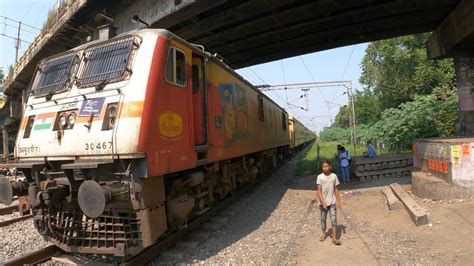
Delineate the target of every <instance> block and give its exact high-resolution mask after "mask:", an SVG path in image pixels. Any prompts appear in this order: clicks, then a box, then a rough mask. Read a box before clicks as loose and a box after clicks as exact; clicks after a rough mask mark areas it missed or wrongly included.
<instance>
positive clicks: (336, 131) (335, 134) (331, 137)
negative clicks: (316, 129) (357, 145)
mask: <svg viewBox="0 0 474 266" xmlns="http://www.w3.org/2000/svg"><path fill="white" fill-rule="evenodd" d="M319 137H320V138H321V141H339V142H342V143H344V142H346V143H348V142H350V140H351V132H350V130H349V129H347V128H340V127H326V128H324V129H323V131H321V133H320V134H319Z"/></svg>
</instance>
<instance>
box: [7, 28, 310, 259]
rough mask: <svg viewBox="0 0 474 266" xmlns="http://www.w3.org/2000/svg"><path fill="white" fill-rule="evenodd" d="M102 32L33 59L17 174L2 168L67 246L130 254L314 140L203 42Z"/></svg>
mask: <svg viewBox="0 0 474 266" xmlns="http://www.w3.org/2000/svg"><path fill="white" fill-rule="evenodd" d="M103 28H104V29H103V30H104V31H105V30H107V28H106V27H103ZM101 30H102V29H101ZM103 36H106V37H103ZM107 36H110V33H109V32H107V31H105V33H101V31H99V37H100V38H99V39H98V40H94V41H90V42H88V43H85V44H82V45H80V46H78V47H76V48H73V49H71V50H69V51H66V52H64V53H61V54H57V55H54V56H51V57H48V58H46V59H43V60H42V61H40V62H39V63H38V65H37V68H36V71H35V74H34V77H33V78H32V80H31V83H30V86H29V94H28V100H27V102H26V106H25V109H24V112H23V117H22V120H21V123H20V127H19V131H18V135H17V138H16V143H15V161H14V162H12V163H10V166H11V167H16V168H17V169H18V170H20V171H21V172H22V173H23V174H24V176H25V179H24V180H22V181H11V180H9V179H7V178H5V177H1V178H0V201H1V202H2V203H4V204H9V203H11V201H12V199H13V197H24V198H26V202H27V204H28V205H29V206H30V207H31V209H32V211H33V213H34V218H33V222H34V225H35V228H36V229H37V231H38V232H39V234H41V235H42V236H43V237H44V239H45V240H47V241H49V242H51V243H53V244H54V245H56V246H58V247H59V248H61V249H62V250H64V251H66V252H78V253H95V254H111V255H114V256H129V255H136V254H138V253H139V252H141V251H142V250H143V249H145V248H146V247H148V246H150V245H153V244H155V243H157V242H159V241H160V240H162V239H163V238H164V237H166V236H167V235H169V234H170V232H176V231H178V230H181V229H182V228H184V227H186V226H187V224H188V223H189V222H190V221H193V220H194V219H196V218H197V217H199V216H200V215H203V214H204V213H205V212H207V211H208V210H209V209H210V208H212V207H213V206H215V205H216V203H217V202H219V201H220V200H223V199H225V198H226V197H229V196H230V195H232V193H233V192H234V191H236V190H239V189H241V188H242V187H245V186H247V185H249V184H251V183H253V182H255V181H256V179H257V178H259V177H261V176H264V175H265V174H267V173H269V172H270V171H271V170H273V169H274V168H276V167H277V166H278V165H279V164H281V163H282V162H283V161H284V160H285V159H286V158H288V157H289V156H291V154H294V153H295V152H296V151H298V150H300V149H302V147H304V146H305V145H307V144H308V143H310V142H311V141H312V140H314V139H315V134H314V133H313V132H312V131H311V130H310V129H308V128H307V127H305V126H304V125H303V124H302V123H301V122H300V121H298V120H297V119H295V118H294V117H292V116H291V115H289V114H288V113H287V112H286V111H285V109H283V108H282V107H280V106H279V105H278V104H276V103H275V102H274V101H272V100H271V99H270V98H269V97H267V96H266V95H264V94H263V93H262V92H261V91H259V90H258V89H256V88H255V87H254V86H253V85H252V84H251V83H249V82H248V81H246V80H245V79H244V78H243V77H241V76H240V75H239V74H237V73H236V72H235V71H234V70H233V69H232V68H231V67H229V66H228V65H226V64H225V63H224V62H223V61H222V59H220V58H219V56H217V55H212V54H211V53H209V52H207V51H205V49H204V48H203V47H202V46H199V45H194V44H191V43H188V42H186V41H185V40H183V39H181V38H180V37H178V36H176V35H174V34H173V33H171V32H169V31H167V30H163V29H141V30H134V31H130V32H126V33H122V34H119V35H116V36H110V37H107Z"/></svg>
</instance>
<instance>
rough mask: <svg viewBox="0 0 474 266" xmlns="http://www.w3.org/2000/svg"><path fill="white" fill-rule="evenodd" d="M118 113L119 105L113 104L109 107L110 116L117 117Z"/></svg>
mask: <svg viewBox="0 0 474 266" xmlns="http://www.w3.org/2000/svg"><path fill="white" fill-rule="evenodd" d="M116 115H117V106H115V105H111V106H110V107H109V117H110V118H112V117H115V116H116Z"/></svg>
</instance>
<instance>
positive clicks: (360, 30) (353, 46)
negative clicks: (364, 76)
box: [341, 0, 372, 80]
mask: <svg viewBox="0 0 474 266" xmlns="http://www.w3.org/2000/svg"><path fill="white" fill-rule="evenodd" d="M371 5H372V0H369V4H368V5H367V9H366V10H365V15H364V18H363V19H362V23H361V24H360V28H359V33H358V34H357V35H360V34H361V33H362V29H363V28H364V23H365V20H366V19H367V15H368V14H369V9H370V6H371ZM356 46H357V45H356V44H354V45H352V50H351V54H350V55H349V59H347V63H346V66H345V67H344V71H343V72H342V77H341V80H343V79H344V76H345V75H346V71H347V68H348V67H349V63H350V62H351V59H352V55H353V54H354V50H355V47H356Z"/></svg>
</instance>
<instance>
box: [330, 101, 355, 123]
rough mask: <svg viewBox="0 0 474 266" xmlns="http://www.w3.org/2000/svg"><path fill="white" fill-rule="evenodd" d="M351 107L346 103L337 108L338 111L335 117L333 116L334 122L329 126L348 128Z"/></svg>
mask: <svg viewBox="0 0 474 266" xmlns="http://www.w3.org/2000/svg"><path fill="white" fill-rule="evenodd" d="M350 108H351V107H348V106H347V105H344V106H341V107H340V108H339V112H337V114H336V117H335V118H334V123H332V125H331V127H342V128H348V127H349V126H350V125H351V124H350V117H351V109H350Z"/></svg>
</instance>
